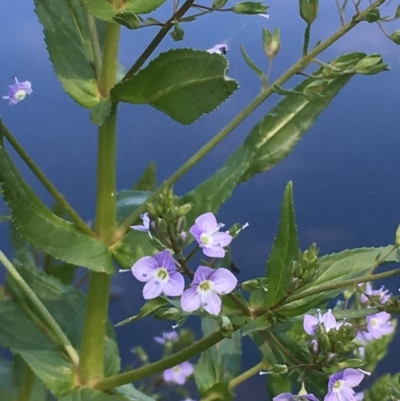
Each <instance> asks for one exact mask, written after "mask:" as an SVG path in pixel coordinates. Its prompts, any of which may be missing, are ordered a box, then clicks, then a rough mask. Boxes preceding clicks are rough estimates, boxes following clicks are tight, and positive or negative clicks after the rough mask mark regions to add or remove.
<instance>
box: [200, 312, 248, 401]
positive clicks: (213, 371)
mask: <svg viewBox="0 0 400 401" xmlns="http://www.w3.org/2000/svg"><path fill="white" fill-rule="evenodd" d="M201 326H202V329H203V334H204V336H207V335H209V334H212V333H213V332H215V331H217V330H219V326H218V323H217V322H216V321H215V320H212V319H208V318H203V319H201ZM241 359H242V350H241V334H240V331H236V332H234V333H233V335H232V338H225V339H224V340H222V341H221V342H219V343H218V344H217V345H216V346H213V347H211V348H209V349H207V350H206V351H205V352H203V353H202V354H201V356H200V359H199V362H198V363H197V365H196V367H195V370H194V378H195V381H196V384H197V386H198V388H199V391H200V393H201V394H202V395H203V396H204V397H205V396H206V394H208V393H209V391H210V390H211V389H214V390H215V387H214V386H215V385H217V384H221V383H228V382H229V381H230V380H231V379H233V378H234V377H236V376H237V375H238V374H239V373H240V368H241ZM218 388H219V387H218ZM214 390H212V392H214ZM218 399H220V398H218Z"/></svg>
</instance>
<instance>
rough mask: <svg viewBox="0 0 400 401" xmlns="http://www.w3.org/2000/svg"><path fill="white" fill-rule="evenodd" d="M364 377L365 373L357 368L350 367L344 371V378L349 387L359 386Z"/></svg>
mask: <svg viewBox="0 0 400 401" xmlns="http://www.w3.org/2000/svg"><path fill="white" fill-rule="evenodd" d="M363 379H364V373H361V372H360V371H358V370H357V369H352V368H348V369H345V370H344V371H343V377H342V380H343V382H344V384H345V385H346V386H348V387H356V386H358V385H359V384H360V383H361V382H362V380H363Z"/></svg>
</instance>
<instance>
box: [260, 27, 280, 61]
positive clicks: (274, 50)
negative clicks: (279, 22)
mask: <svg viewBox="0 0 400 401" xmlns="http://www.w3.org/2000/svg"><path fill="white" fill-rule="evenodd" d="M263 45H264V51H265V54H266V55H267V56H268V57H269V58H270V59H273V58H274V57H275V56H276V55H277V54H278V53H279V49H280V46H281V40H280V32H279V28H276V29H275V30H274V33H272V34H271V32H270V31H269V30H268V29H265V28H264V30H263Z"/></svg>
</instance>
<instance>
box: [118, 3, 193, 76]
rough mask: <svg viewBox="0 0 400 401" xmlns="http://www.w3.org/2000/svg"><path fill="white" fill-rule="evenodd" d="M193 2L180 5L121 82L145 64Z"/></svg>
mask: <svg viewBox="0 0 400 401" xmlns="http://www.w3.org/2000/svg"><path fill="white" fill-rule="evenodd" d="M193 3H194V0H187V1H185V3H184V4H183V5H182V7H181V8H180V9H179V10H178V11H177V12H176V13H174V15H173V16H172V17H171V18H170V19H169V20H168V21H167V22H166V23H165V24H164V26H163V27H162V28H161V29H160V30H159V31H158V33H157V35H156V36H155V37H154V39H153V40H152V41H151V42H150V44H149V45H148V46H147V47H146V49H145V50H144V52H143V53H142V54H141V55H140V56H139V58H138V59H137V60H136V62H135V63H134V64H133V66H132V67H131V68H130V69H129V71H128V72H127V73H126V74H125V76H124V77H123V78H122V81H125V80H127V79H129V78H131V77H132V76H133V75H135V74H136V73H137V72H138V71H139V69H140V68H141V67H142V65H143V64H144V63H145V62H146V60H147V59H148V58H149V57H150V56H151V55H152V54H153V52H154V50H155V49H156V48H157V46H158V45H159V44H160V43H161V41H162V40H163V39H164V38H165V36H166V35H167V33H168V32H169V30H170V29H171V28H172V27H173V26H174V23H175V21H179V20H180V19H181V18H182V17H183V16H184V15H185V13H186V12H187V11H188V10H189V9H190V7H191V6H192V4H193Z"/></svg>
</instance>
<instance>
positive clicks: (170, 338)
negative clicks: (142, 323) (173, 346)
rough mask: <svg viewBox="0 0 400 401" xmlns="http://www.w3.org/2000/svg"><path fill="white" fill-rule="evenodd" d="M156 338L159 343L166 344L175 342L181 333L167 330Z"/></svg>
mask: <svg viewBox="0 0 400 401" xmlns="http://www.w3.org/2000/svg"><path fill="white" fill-rule="evenodd" d="M154 340H155V341H156V342H158V343H159V344H165V343H167V342H171V343H175V342H177V341H178V340H179V335H178V333H177V332H176V331H167V332H164V333H162V335H161V336H156V337H154Z"/></svg>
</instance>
